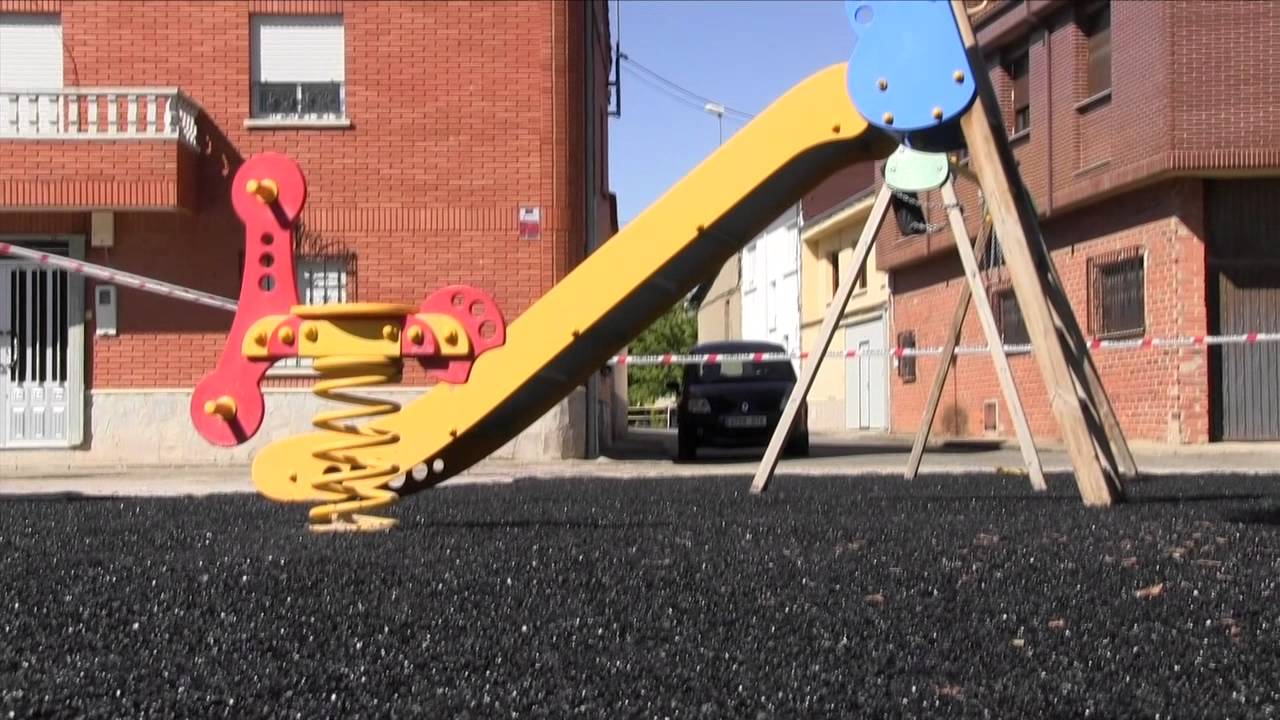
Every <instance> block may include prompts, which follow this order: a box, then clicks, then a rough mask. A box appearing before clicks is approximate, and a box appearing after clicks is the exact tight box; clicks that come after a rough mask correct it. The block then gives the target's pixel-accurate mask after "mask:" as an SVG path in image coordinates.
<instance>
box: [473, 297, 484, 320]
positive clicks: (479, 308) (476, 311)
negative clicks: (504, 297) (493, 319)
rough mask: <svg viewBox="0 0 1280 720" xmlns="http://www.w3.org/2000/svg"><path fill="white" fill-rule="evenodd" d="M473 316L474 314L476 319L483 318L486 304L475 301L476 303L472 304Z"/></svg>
mask: <svg viewBox="0 0 1280 720" xmlns="http://www.w3.org/2000/svg"><path fill="white" fill-rule="evenodd" d="M471 314H472V315H474V316H476V317H481V316H483V315H484V303H482V302H480V301H479V300H477V301H475V302H473V303H471Z"/></svg>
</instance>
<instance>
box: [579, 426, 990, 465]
mask: <svg viewBox="0 0 1280 720" xmlns="http://www.w3.org/2000/svg"><path fill="white" fill-rule="evenodd" d="M911 441H912V439H911V438H904V437H899V436H889V435H884V434H878V433H872V434H867V435H865V436H860V437H847V436H841V437H837V436H819V435H814V436H813V438H812V440H811V442H810V450H809V455H808V457H810V458H817V459H821V458H842V457H849V458H852V457H863V456H868V455H901V456H902V459H901V462H902V463H905V462H906V460H907V456H908V455H909V454H910V453H911ZM1006 444H1007V443H1006V442H1005V441H1004V440H980V439H965V440H947V441H940V442H936V443H932V444H930V445H929V447H928V449H927V450H926V453H927V454H971V453H972V454H976V453H984V452H990V451H992V450H999V449H1001V448H1003V447H1005V446H1006ZM675 454H676V433H675V431H674V430H650V429H632V430H631V431H629V432H628V433H627V436H626V437H625V438H623V439H622V440H621V441H619V442H617V443H615V444H614V446H613V447H612V448H609V449H608V450H607V451H605V452H604V453H603V455H604V457H607V458H609V459H611V460H630V461H648V460H658V461H661V460H671V461H674V459H675ZM763 456H764V447H750V446H748V447H738V448H731V447H726V448H721V447H702V448H699V449H698V458H697V459H696V460H694V461H691V462H689V463H683V462H682V463H681V464H695V465H696V464H707V465H713V464H723V463H741V462H759V461H760V459H761V458H762V457H763Z"/></svg>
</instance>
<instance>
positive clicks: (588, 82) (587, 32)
mask: <svg viewBox="0 0 1280 720" xmlns="http://www.w3.org/2000/svg"><path fill="white" fill-rule="evenodd" d="M582 8H583V23H582V26H583V28H582V43H583V45H582V47H583V59H584V60H585V67H584V68H583V69H584V72H583V73H582V76H583V78H584V79H583V82H584V84H585V86H586V87H585V88H584V92H583V93H582V96H583V102H584V104H585V106H586V107H585V112H584V113H583V115H582V121H583V130H584V132H583V134H582V136H583V138H584V139H585V140H586V145H587V147H586V152H585V153H583V156H584V161H583V172H584V173H585V174H586V176H585V178H584V180H585V182H583V183H582V187H583V198H582V200H583V203H582V204H583V210H584V212H585V214H586V217H585V218H584V220H585V222H584V223H583V226H582V227H583V238H582V245H583V247H582V256H583V258H584V259H585V258H586V256H587V255H588V254H590V253H591V252H592V251H593V250H594V249H595V245H596V232H597V228H596V212H595V211H596V202H595V199H596V192H597V187H596V162H597V160H598V158H596V146H597V143H596V132H597V128H596V124H595V118H596V100H597V98H596V83H595V81H596V46H595V29H596V16H595V12H596V0H588V1H587V2H585V3H583V6H582ZM599 395H600V376H599V374H598V373H597V374H593V375H592V376H591V377H590V379H588V380H587V385H586V392H585V401H586V405H587V407H586V412H585V413H584V414H583V415H584V417H585V419H586V428H585V431H586V435H587V438H586V440H587V442H586V447H585V448H584V450H585V454H586V456H587V458H588V459H592V458H595V457H598V456H599V455H600V425H601V423H600V416H599V413H600V403H599Z"/></svg>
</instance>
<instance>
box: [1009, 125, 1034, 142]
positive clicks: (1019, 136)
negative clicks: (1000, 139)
mask: <svg viewBox="0 0 1280 720" xmlns="http://www.w3.org/2000/svg"><path fill="white" fill-rule="evenodd" d="M1029 137H1031V128H1024V129H1022V130H1019V131H1017V132H1015V133H1014V134H1012V135H1010V136H1009V144H1011V145H1012V144H1014V143H1017V142H1020V141H1022V140H1026V139H1027V138H1029Z"/></svg>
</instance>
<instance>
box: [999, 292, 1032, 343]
mask: <svg viewBox="0 0 1280 720" xmlns="http://www.w3.org/2000/svg"><path fill="white" fill-rule="evenodd" d="M991 295H992V297H991V310H992V312H993V313H995V316H996V325H997V326H998V327H999V329H1000V340H1001V341H1002V342H1004V343H1005V344H1006V345H1028V344H1030V343H1031V336H1030V335H1028V334H1027V325H1026V323H1024V322H1023V320H1022V308H1020V307H1018V298H1017V296H1016V295H1014V293H1013V288H1011V287H1005V288H1001V289H999V290H996V291H995V292H993V293H992V294H991Z"/></svg>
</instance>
